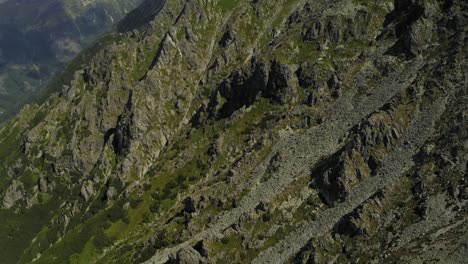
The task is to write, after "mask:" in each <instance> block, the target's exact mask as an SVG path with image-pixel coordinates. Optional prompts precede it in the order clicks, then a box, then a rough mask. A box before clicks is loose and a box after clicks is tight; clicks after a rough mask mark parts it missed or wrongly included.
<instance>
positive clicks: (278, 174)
mask: <svg viewBox="0 0 468 264" xmlns="http://www.w3.org/2000/svg"><path fill="white" fill-rule="evenodd" d="M148 3H150V2H148ZM152 4H154V5H151V6H152V7H154V9H147V8H146V9H145V8H144V7H145V6H147V5H145V4H143V5H142V7H141V9H140V10H142V9H144V11H145V14H148V16H149V17H148V18H150V19H147V18H146V17H144V18H143V20H133V19H132V17H134V16H138V14H141V13H139V12H140V11H134V12H133V15H132V13H131V15H130V16H128V18H127V20H124V22H122V23H124V26H122V28H124V29H123V31H125V30H127V29H129V30H130V29H131V31H128V32H123V31H122V32H120V33H114V34H111V35H110V36H109V41H108V42H106V45H103V46H102V48H101V49H99V50H98V51H97V52H96V53H95V54H94V55H93V56H91V57H90V59H89V60H88V59H87V60H88V62H87V63H86V64H83V65H85V66H84V67H82V68H81V69H79V70H77V71H76V72H75V74H74V78H73V80H72V81H70V83H64V84H65V86H63V88H62V90H61V92H60V93H59V94H55V95H52V97H51V98H49V99H48V100H47V101H46V102H45V103H44V104H42V105H31V106H28V107H26V108H25V109H23V110H22V111H21V113H20V114H19V115H18V116H16V117H15V118H14V119H13V120H12V121H10V122H9V123H8V124H7V125H6V126H5V127H3V128H1V129H0V135H1V137H0V175H1V177H0V197H1V201H2V209H0V217H1V218H3V219H7V221H8V225H5V226H4V227H2V228H0V234H1V235H2V236H1V237H6V238H7V239H4V240H0V254H1V256H2V257H3V258H4V259H7V261H10V260H11V263H27V262H30V261H31V260H32V259H34V260H35V263H65V262H71V263H111V262H114V263H115V262H116V263H223V262H227V261H229V262H235V263H248V262H252V263H272V262H275V263H276V262H278V261H279V262H281V263H323V262H327V261H335V262H337V263H342V262H354V261H356V262H357V261H363V262H369V263H372V262H374V263H378V262H409V263H422V262H424V261H432V262H438V261H441V260H440V258H438V256H442V257H443V258H444V259H445V260H447V261H452V262H454V263H463V259H464V257H466V256H465V255H466V253H465V252H466V251H464V247H466V243H467V240H466V234H467V231H468V230H467V229H466V227H467V225H466V219H467V218H466V216H467V214H466V200H467V197H468V196H467V194H468V189H467V185H466V164H467V156H468V155H467V151H466V131H468V130H467V129H466V128H467V123H466V114H467V113H466V98H467V97H466V80H467V76H468V75H467V70H466V69H467V67H465V66H466V63H467V61H466V54H467V53H468V51H467V47H468V45H466V43H468V36H467V34H466V32H467V30H468V25H467V21H468V18H467V12H465V11H466V10H468V6H467V4H466V3H464V1H456V0H454V1H442V0H441V1H417V0H414V1H402V0H396V1H383V2H382V1H345V0H343V1H333V2H328V1H299V0H298V1H293V0H283V1H275V2H271V1H242V0H239V1H203V0H190V1H183V0H174V1H167V2H158V3H156V4H155V3H152ZM158 4H163V5H164V6H163V7H162V8H161V9H160V7H161V6H160V5H158ZM146 12H147V13H146ZM155 13H157V15H156V16H154V15H155ZM128 19H129V20H130V22H128ZM147 20H151V22H148V23H143V24H141V21H147ZM133 22H135V23H133ZM140 25H141V26H140ZM135 29H136V30H135ZM59 83H60V82H59ZM38 215H39V217H37V216H38ZM32 216H36V217H37V221H36V223H34V224H31V223H29V222H28V218H29V217H32ZM19 236H21V237H23V239H22V241H19V240H17V239H15V237H19ZM25 241H27V242H26V244H25ZM12 249H15V251H12ZM436 249H437V250H436ZM11 252H13V253H11ZM417 252H420V253H417ZM435 252H437V253H435ZM15 256H16V257H18V259H15Z"/></svg>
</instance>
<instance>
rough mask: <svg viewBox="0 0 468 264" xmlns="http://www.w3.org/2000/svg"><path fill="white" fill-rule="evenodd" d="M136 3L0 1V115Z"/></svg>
mask: <svg viewBox="0 0 468 264" xmlns="http://www.w3.org/2000/svg"><path fill="white" fill-rule="evenodd" d="M139 2H140V0H41V1H35V0H3V1H0V120H1V119H2V118H5V117H7V116H8V115H9V114H11V113H14V112H16V111H17V110H18V109H19V107H21V106H22V105H23V103H24V102H25V100H27V99H28V98H29V97H30V96H31V95H32V94H33V93H34V92H35V91H37V89H38V88H39V87H42V86H44V84H45V83H47V82H48V81H49V80H50V78H51V76H53V75H54V74H55V73H57V72H58V71H60V69H61V67H62V66H63V65H64V64H65V63H67V62H68V61H70V60H71V59H72V58H74V57H75V56H76V55H77V54H78V53H79V52H80V51H81V50H82V49H83V47H86V46H87V45H89V44H90V43H92V42H93V41H94V40H95V39H96V37H97V36H99V35H100V34H102V33H103V32H105V31H107V30H109V28H110V27H111V26H112V25H113V24H115V23H116V22H118V21H119V20H120V19H122V18H123V17H124V15H125V14H127V13H128V12H129V11H131V10H132V9H133V8H135V7H136V6H137V4H138V3H139Z"/></svg>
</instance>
